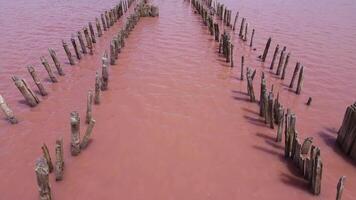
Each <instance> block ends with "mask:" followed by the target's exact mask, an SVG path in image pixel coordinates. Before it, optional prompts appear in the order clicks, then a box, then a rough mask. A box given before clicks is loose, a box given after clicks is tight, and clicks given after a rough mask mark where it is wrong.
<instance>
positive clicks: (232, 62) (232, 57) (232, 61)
mask: <svg viewBox="0 0 356 200" xmlns="http://www.w3.org/2000/svg"><path fill="white" fill-rule="evenodd" d="M230 50H231V55H230V59H231V61H230V62H231V68H233V67H234V45H233V44H232V43H231V44H230Z"/></svg>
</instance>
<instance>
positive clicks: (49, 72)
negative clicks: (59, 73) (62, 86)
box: [40, 56, 58, 83]
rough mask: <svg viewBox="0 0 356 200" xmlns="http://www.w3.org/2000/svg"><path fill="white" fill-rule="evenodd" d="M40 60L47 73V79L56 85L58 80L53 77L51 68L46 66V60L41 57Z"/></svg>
mask: <svg viewBox="0 0 356 200" xmlns="http://www.w3.org/2000/svg"><path fill="white" fill-rule="evenodd" d="M40 60H41V63H42V65H43V66H44V68H45V69H46V71H47V73H48V76H49V78H50V79H51V81H52V82H53V83H57V82H58V80H57V78H56V76H55V75H54V73H53V71H52V68H51V66H50V65H49V64H48V61H47V59H46V58H45V57H43V56H41V57H40Z"/></svg>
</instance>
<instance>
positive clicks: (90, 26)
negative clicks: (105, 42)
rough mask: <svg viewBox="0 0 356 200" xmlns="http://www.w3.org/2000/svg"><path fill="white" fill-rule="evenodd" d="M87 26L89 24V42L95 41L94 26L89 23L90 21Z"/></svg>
mask: <svg viewBox="0 0 356 200" xmlns="http://www.w3.org/2000/svg"><path fill="white" fill-rule="evenodd" d="M88 26H89V31H90V36H91V42H92V43H96V39H95V32H94V28H93V25H92V24H91V22H89V23H88Z"/></svg>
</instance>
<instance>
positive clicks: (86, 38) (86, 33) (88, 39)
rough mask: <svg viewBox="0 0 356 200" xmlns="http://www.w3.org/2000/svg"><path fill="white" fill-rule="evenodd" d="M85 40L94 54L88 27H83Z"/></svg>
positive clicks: (90, 52)
mask: <svg viewBox="0 0 356 200" xmlns="http://www.w3.org/2000/svg"><path fill="white" fill-rule="evenodd" d="M83 32H84V36H85V40H86V42H87V47H88V49H89V54H90V55H93V43H92V42H91V38H90V36H89V31H88V28H87V27H84V29H83Z"/></svg>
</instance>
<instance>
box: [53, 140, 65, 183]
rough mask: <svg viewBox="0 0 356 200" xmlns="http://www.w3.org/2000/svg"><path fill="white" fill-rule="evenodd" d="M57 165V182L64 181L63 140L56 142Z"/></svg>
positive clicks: (55, 169) (55, 170)
mask: <svg viewBox="0 0 356 200" xmlns="http://www.w3.org/2000/svg"><path fill="white" fill-rule="evenodd" d="M55 149H56V163H55V167H54V172H55V175H56V181H60V180H62V179H63V170H64V157H63V139H62V138H60V139H57V140H56V146H55Z"/></svg>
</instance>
